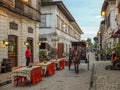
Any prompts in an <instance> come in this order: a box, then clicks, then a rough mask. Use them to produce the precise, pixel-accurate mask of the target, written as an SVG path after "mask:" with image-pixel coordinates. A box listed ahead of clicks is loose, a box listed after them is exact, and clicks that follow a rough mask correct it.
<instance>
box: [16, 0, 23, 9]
mask: <svg viewBox="0 0 120 90" xmlns="http://www.w3.org/2000/svg"><path fill="white" fill-rule="evenodd" d="M15 8H17V9H19V10H24V4H23V2H22V0H15Z"/></svg>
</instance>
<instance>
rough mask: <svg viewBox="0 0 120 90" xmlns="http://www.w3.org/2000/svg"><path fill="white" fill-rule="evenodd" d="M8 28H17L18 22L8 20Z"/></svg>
mask: <svg viewBox="0 0 120 90" xmlns="http://www.w3.org/2000/svg"><path fill="white" fill-rule="evenodd" d="M10 29H14V30H18V24H17V23H15V22H14V21H13V22H10Z"/></svg>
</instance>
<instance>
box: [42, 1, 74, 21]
mask: <svg viewBox="0 0 120 90" xmlns="http://www.w3.org/2000/svg"><path fill="white" fill-rule="evenodd" d="M51 5H57V7H58V8H59V9H60V10H61V11H62V13H63V14H64V15H65V16H66V18H67V19H68V20H69V21H71V22H74V21H75V19H74V18H73V16H72V15H71V14H70V12H69V11H68V9H67V8H66V6H65V5H64V4H63V2H62V1H53V2H42V3H41V6H51Z"/></svg>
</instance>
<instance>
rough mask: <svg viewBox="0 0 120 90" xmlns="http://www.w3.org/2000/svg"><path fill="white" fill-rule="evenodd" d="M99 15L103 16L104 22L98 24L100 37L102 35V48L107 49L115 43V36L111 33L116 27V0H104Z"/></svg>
mask: <svg viewBox="0 0 120 90" xmlns="http://www.w3.org/2000/svg"><path fill="white" fill-rule="evenodd" d="M101 15H102V17H103V18H104V23H102V24H101V25H100V30H101V31H102V37H103V38H102V46H103V49H109V48H110V49H112V48H114V46H115V44H116V43H117V38H116V37H115V36H113V33H114V32H115V30H116V28H117V24H116V1H115V0H105V1H104V3H103V6H102V10H101ZM101 26H102V28H101ZM103 29H104V30H103ZM104 46H105V47H104Z"/></svg>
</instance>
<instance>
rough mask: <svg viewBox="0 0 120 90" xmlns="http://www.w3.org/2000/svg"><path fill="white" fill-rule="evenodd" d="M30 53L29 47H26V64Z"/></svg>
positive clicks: (28, 61)
mask: <svg viewBox="0 0 120 90" xmlns="http://www.w3.org/2000/svg"><path fill="white" fill-rule="evenodd" d="M30 54H31V53H30V48H29V47H27V50H26V51H25V56H26V66H29V64H30V56H31V55H30Z"/></svg>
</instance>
